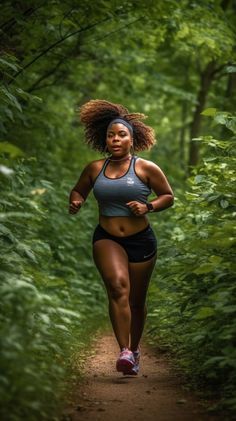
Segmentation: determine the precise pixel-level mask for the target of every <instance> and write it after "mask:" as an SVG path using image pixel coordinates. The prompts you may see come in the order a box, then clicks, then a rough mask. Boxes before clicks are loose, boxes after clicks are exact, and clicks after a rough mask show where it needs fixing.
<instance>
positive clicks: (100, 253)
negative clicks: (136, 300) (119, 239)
mask: <svg viewBox="0 0 236 421" xmlns="http://www.w3.org/2000/svg"><path fill="white" fill-rule="evenodd" d="M93 258H94V262H95V264H96V266H97V269H98V270H99V272H100V274H101V276H102V279H103V281H104V284H105V286H106V288H107V291H108V294H109V293H110V292H111V293H112V292H116V291H117V292H118V291H121V290H123V292H124V290H125V291H126V293H127V294H128V293H129V291H130V281H129V262H128V256H127V253H126V251H125V250H124V249H123V247H122V246H120V245H119V244H118V243H116V242H115V241H112V240H108V239H102V240H98V241H96V242H95V243H94V245H93Z"/></svg>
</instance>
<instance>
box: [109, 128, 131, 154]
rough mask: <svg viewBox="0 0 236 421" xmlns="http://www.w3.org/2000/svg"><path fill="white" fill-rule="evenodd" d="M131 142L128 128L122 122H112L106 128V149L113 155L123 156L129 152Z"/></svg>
mask: <svg viewBox="0 0 236 421" xmlns="http://www.w3.org/2000/svg"><path fill="white" fill-rule="evenodd" d="M132 144H133V140H132V136H131V133H130V131H129V129H128V128H127V127H126V126H125V125H124V124H122V123H114V124H112V125H111V126H110V127H109V128H108V130H107V137H106V145H107V150H108V152H109V153H111V154H112V155H114V156H117V157H119V156H123V155H125V154H128V153H129V152H130V148H131V146H132Z"/></svg>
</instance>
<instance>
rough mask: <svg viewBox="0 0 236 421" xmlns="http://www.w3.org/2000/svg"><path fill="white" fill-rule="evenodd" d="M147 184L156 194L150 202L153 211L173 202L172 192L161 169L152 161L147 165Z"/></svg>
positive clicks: (168, 205)
mask: <svg viewBox="0 0 236 421" xmlns="http://www.w3.org/2000/svg"><path fill="white" fill-rule="evenodd" d="M147 180H148V185H149V186H150V187H151V189H152V190H153V191H154V193H155V194H156V196H157V197H156V198H155V199H153V200H152V201H151V202H150V203H151V204H152V206H153V209H154V212H158V211H161V210H164V209H166V208H169V207H170V206H172V205H173V204H174V193H173V190H172V188H171V187H170V184H169V182H168V180H167V178H166V176H165V174H164V173H163V171H162V170H161V169H160V167H158V166H157V165H156V164H154V163H153V162H149V163H148V166H147Z"/></svg>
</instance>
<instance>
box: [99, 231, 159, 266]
mask: <svg viewBox="0 0 236 421" xmlns="http://www.w3.org/2000/svg"><path fill="white" fill-rule="evenodd" d="M104 239H107V240H112V241H115V242H116V243H118V244H120V245H121V246H122V247H123V248H124V249H125V251H126V253H127V255H128V259H129V262H133V263H138V262H145V261H146V260H149V259H151V258H152V257H153V256H154V255H155V254H156V252H157V240H156V237H155V234H154V232H153V229H152V228H151V227H150V225H148V226H147V227H146V228H144V230H142V231H139V232H137V233H136V234H132V235H128V236H126V237H117V236H115V235H111V234H109V232H107V231H106V230H104V228H102V227H101V225H97V227H96V229H95V231H94V234H93V244H94V243H95V242H96V241H98V240H104Z"/></svg>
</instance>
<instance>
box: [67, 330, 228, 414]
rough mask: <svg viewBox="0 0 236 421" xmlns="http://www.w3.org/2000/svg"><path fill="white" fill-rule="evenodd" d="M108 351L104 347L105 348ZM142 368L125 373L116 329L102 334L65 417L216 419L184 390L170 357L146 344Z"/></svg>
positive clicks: (195, 398) (143, 348)
mask: <svg viewBox="0 0 236 421" xmlns="http://www.w3.org/2000/svg"><path fill="white" fill-rule="evenodd" d="M104 351H105V352H104ZM141 351H142V358H141V372H140V374H139V375H138V376H135V377H133V376H123V374H120V373H117V372H116V371H115V361H116V358H117V357H118V346H117V343H116V341H115V338H114V336H113V335H112V334H107V335H106V336H104V337H102V338H100V339H99V340H98V341H97V344H96V345H95V354H94V355H92V356H90V357H89V358H88V360H87V364H86V374H85V379H84V381H83V382H82V383H83V384H82V385H80V386H79V388H78V390H77V391H76V393H75V396H74V399H73V400H74V402H75V403H74V404H73V407H72V406H71V407H68V408H67V409H66V411H65V413H64V417H63V420H65V421H67V420H71V421H97V420H102V421H110V420H114V421H116V420H125V421H134V420H135V421H154V420H155V421H172V420H173V421H206V420H207V421H216V420H217V421H218V420H220V418H219V417H217V416H216V415H211V414H207V412H206V410H205V409H204V405H203V403H202V402H201V401H200V399H198V398H197V397H195V396H194V395H193V393H191V392H186V391H185V390H184V387H183V382H182V381H181V379H180V378H179V376H178V375H177V374H175V373H173V372H172V370H171V368H170V364H169V363H168V361H167V359H166V358H165V357H163V356H162V355H161V354H160V355H156V354H154V353H153V352H152V351H151V350H150V349H149V348H148V347H147V346H144V345H143V346H142V348H141Z"/></svg>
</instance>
